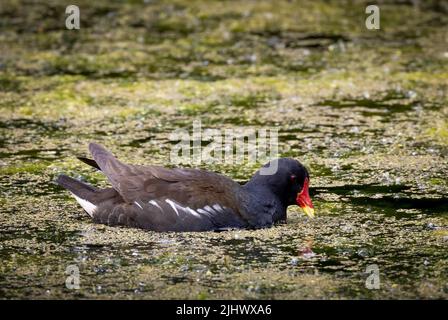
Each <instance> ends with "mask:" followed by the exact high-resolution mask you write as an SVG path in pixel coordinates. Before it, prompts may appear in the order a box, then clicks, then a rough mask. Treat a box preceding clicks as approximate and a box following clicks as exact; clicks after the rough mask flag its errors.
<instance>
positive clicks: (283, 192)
mask: <svg viewBox="0 0 448 320" xmlns="http://www.w3.org/2000/svg"><path fill="white" fill-rule="evenodd" d="M309 183H310V175H309V173H308V170H307V169H306V168H305V167H304V166H303V165H302V164H301V163H300V162H299V161H297V160H295V159H292V158H280V159H275V160H272V161H270V162H268V163H267V164H265V165H264V166H263V167H262V168H261V169H260V170H258V171H257V172H256V173H255V175H254V176H253V177H252V179H251V180H250V181H249V182H248V183H247V184H246V186H248V187H249V188H252V189H254V188H262V189H268V190H270V191H271V192H272V193H273V194H274V195H276V196H277V197H278V198H279V199H280V201H281V202H282V204H283V205H285V207H287V206H290V205H294V204H296V205H298V206H300V207H301V208H302V209H303V210H304V211H305V213H306V214H307V215H308V216H310V217H314V207H313V203H312V202H311V199H310V196H309V191H308V187H309Z"/></svg>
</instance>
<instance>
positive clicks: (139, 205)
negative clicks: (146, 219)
mask: <svg viewBox="0 0 448 320" xmlns="http://www.w3.org/2000/svg"><path fill="white" fill-rule="evenodd" d="M134 203H135V204H136V205H137V206H138V207H139V208H140V209H142V210H143V207H142V206H141V205H140V204H139V203H138V202H137V201H134Z"/></svg>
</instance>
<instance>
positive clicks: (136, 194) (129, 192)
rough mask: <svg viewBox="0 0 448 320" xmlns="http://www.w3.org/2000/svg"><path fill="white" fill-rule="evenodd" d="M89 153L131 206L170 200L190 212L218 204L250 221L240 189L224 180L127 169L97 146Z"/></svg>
mask: <svg viewBox="0 0 448 320" xmlns="http://www.w3.org/2000/svg"><path fill="white" fill-rule="evenodd" d="M89 149H90V152H91V153H92V156H93V158H94V159H95V161H96V163H97V164H98V166H99V167H100V168H101V171H102V172H103V173H104V174H105V175H106V176H107V178H108V180H109V181H110V183H111V184H112V186H113V188H114V189H115V190H117V191H118V193H119V194H120V195H121V196H122V198H123V199H124V200H125V201H126V202H127V203H129V204H131V203H135V202H136V201H137V202H143V203H148V202H149V201H151V200H160V199H171V200H173V201H175V202H176V203H178V204H180V205H182V206H184V207H189V208H191V209H199V208H203V207H205V206H208V205H214V204H217V205H220V206H221V207H225V208H228V209H230V211H232V212H234V213H235V214H236V215H238V216H240V218H242V219H243V220H247V218H248V217H247V213H246V212H241V210H242V209H241V208H239V207H238V206H237V204H238V203H240V201H241V199H236V197H238V195H240V194H241V192H238V191H240V189H241V187H240V185H239V184H237V183H236V182H234V181H232V180H231V179H229V178H227V177H225V176H222V175H219V174H216V173H213V172H208V171H204V170H197V169H167V168H164V167H159V166H138V165H127V164H124V163H122V162H120V161H119V160H117V159H116V158H115V157H114V156H113V155H112V154H111V153H110V152H108V151H107V150H106V149H104V148H103V147H102V146H100V145H98V144H94V143H91V144H90V145H89Z"/></svg>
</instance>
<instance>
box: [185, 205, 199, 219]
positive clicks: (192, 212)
mask: <svg viewBox="0 0 448 320" xmlns="http://www.w3.org/2000/svg"><path fill="white" fill-rule="evenodd" d="M187 210H188V212H190V214H191V215H193V216H195V217H201V215H200V214H199V213H197V212H196V211H194V210H193V209H191V208H190V207H188V208H187Z"/></svg>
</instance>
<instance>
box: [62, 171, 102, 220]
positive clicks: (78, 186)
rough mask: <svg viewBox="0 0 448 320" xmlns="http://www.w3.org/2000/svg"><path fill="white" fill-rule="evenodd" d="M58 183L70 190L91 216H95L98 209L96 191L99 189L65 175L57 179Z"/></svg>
mask: <svg viewBox="0 0 448 320" xmlns="http://www.w3.org/2000/svg"><path fill="white" fill-rule="evenodd" d="M56 183H57V184H58V185H60V186H61V187H63V188H65V189H67V190H69V191H70V192H71V193H72V194H73V196H74V197H75V199H76V200H77V201H78V202H79V204H80V205H81V206H82V207H83V209H84V210H85V211H86V212H87V213H88V214H89V215H90V216H93V213H94V212H95V210H96V208H97V204H96V203H95V191H97V190H98V189H97V188H95V187H92V186H90V185H88V184H86V183H84V182H82V181H79V180H76V179H73V178H70V177H68V176H66V175H63V174H61V175H60V176H59V177H58V178H57V179H56Z"/></svg>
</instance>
